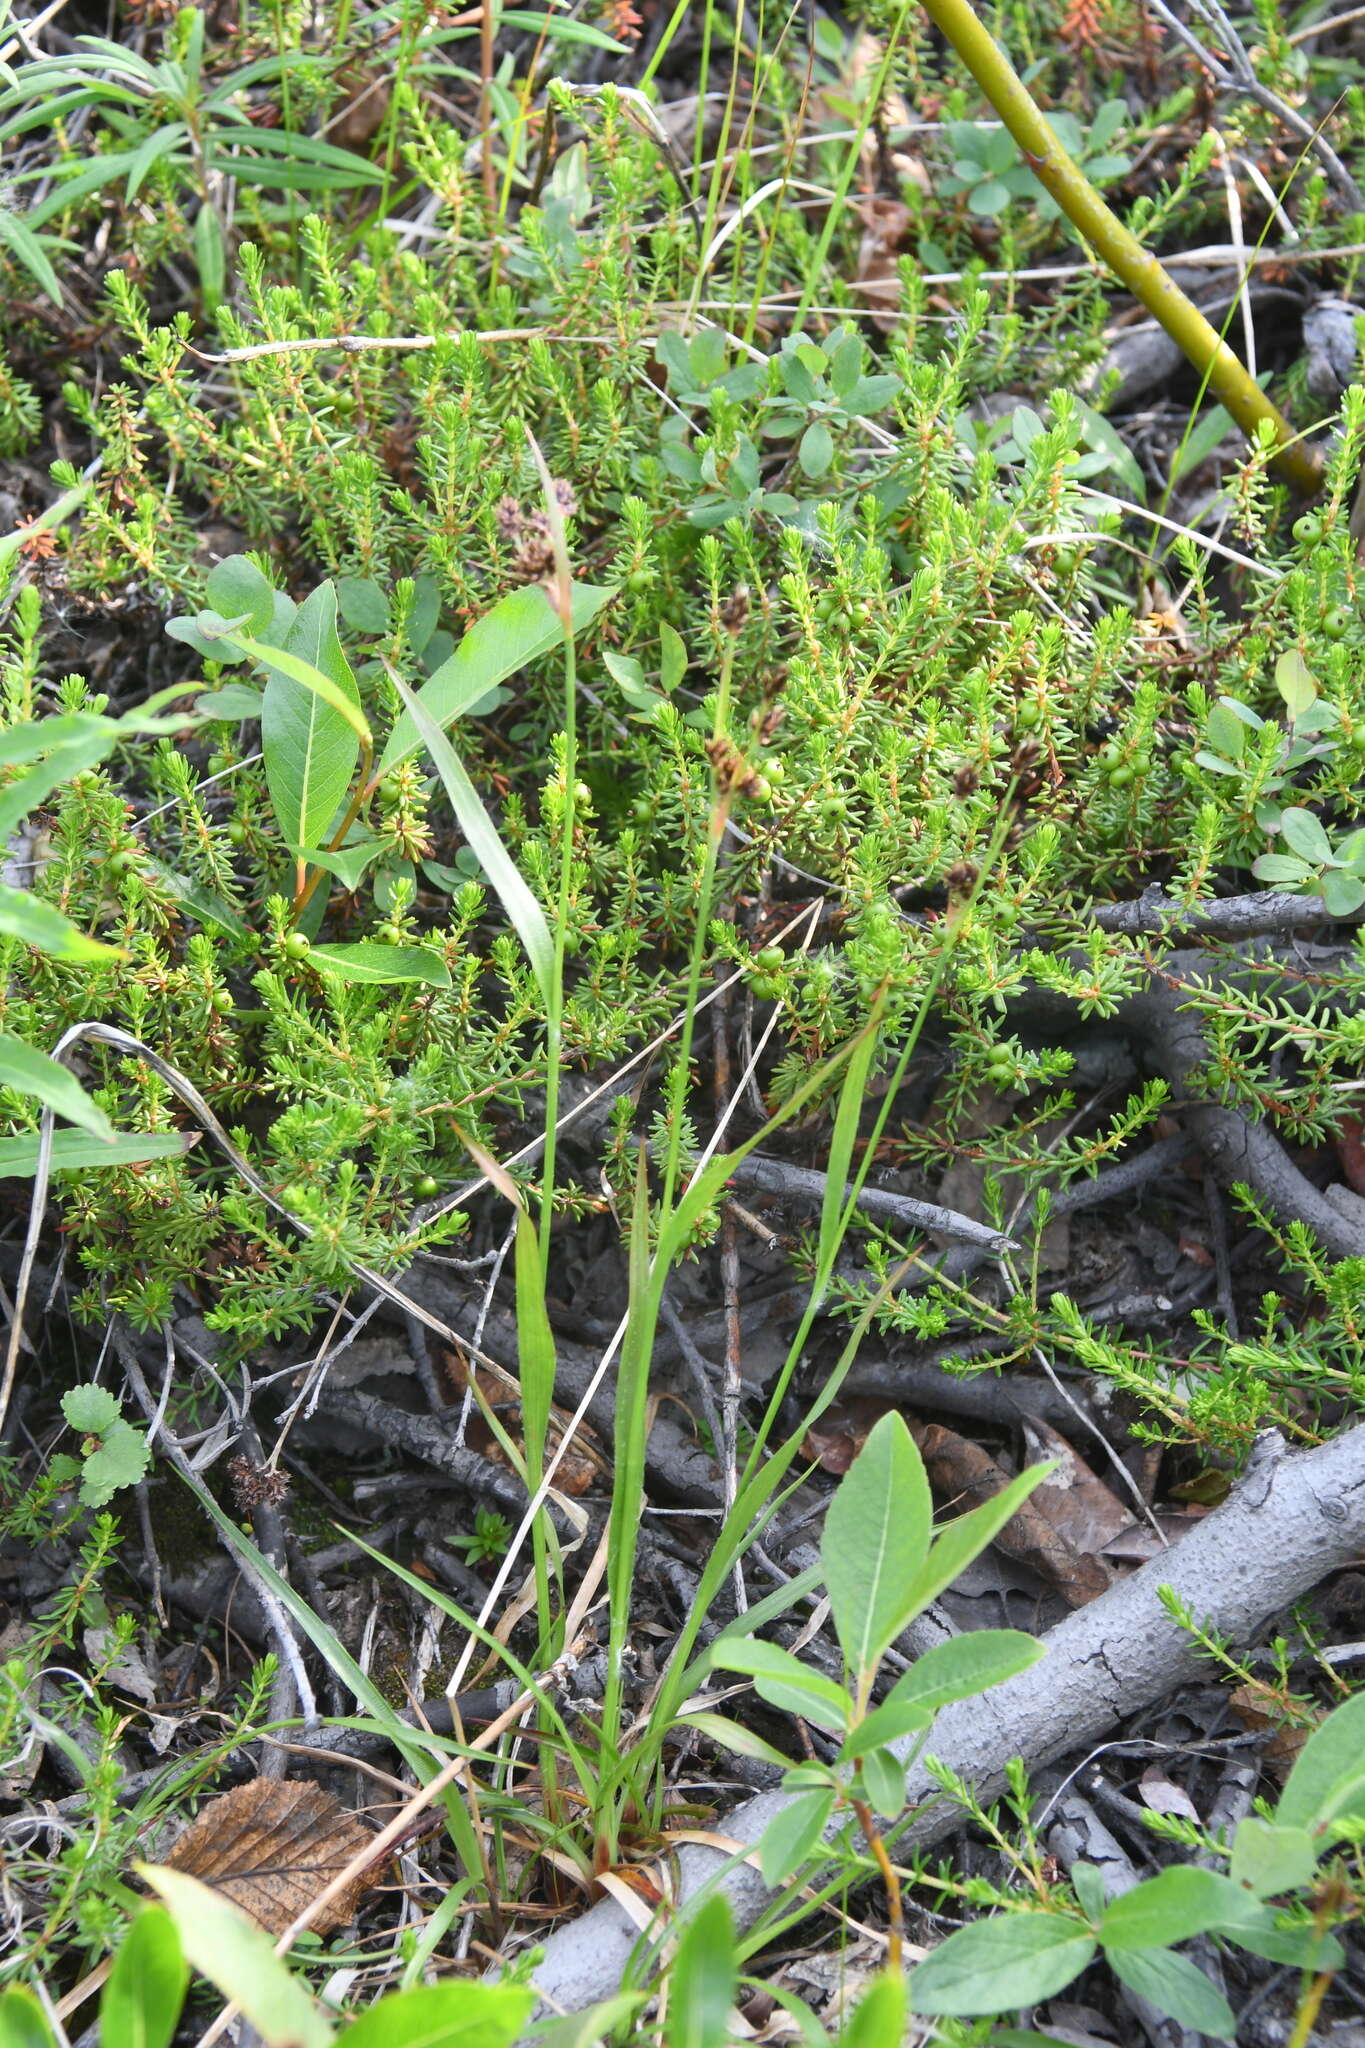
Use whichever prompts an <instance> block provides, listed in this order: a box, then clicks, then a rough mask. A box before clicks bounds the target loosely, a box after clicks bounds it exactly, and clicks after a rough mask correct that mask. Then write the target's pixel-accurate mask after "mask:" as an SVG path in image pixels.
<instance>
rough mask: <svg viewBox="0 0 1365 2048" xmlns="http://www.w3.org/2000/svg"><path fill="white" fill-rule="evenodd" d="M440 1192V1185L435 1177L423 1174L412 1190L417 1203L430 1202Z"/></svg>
mask: <svg viewBox="0 0 1365 2048" xmlns="http://www.w3.org/2000/svg"><path fill="white" fill-rule="evenodd" d="M440 1192H441V1183H440V1182H439V1181H438V1180H437V1179H436V1176H435V1175H434V1174H431V1173H424V1174H423V1175H422V1178H421V1179H420V1180H419V1181H418V1183H417V1185H416V1187H415V1188H414V1189H413V1193H414V1194H415V1195H416V1197H417V1199H418V1201H419V1202H430V1201H431V1200H432V1199H433V1198H434V1197H435V1196H436V1195H439V1194H440Z"/></svg>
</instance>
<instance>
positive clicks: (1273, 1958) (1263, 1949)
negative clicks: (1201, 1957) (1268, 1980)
mask: <svg viewBox="0 0 1365 2048" xmlns="http://www.w3.org/2000/svg"><path fill="white" fill-rule="evenodd" d="M1213 1932H1214V1933H1216V1934H1218V1935H1220V1936H1221V1937H1222V1939H1223V1940H1224V1941H1231V1942H1234V1943H1235V1944H1236V1946H1237V1947H1238V1948H1244V1949H1246V1950H1247V1952H1248V1953H1249V1954H1250V1955H1253V1956H1260V1957H1262V1958H1263V1959H1264V1961H1266V1962H1267V1963H1286V1964H1288V1966H1289V1968H1290V1969H1292V1970H1339V1969H1340V1968H1341V1966H1342V1964H1343V1963H1344V1962H1345V1960H1346V1952H1345V1950H1344V1949H1343V1948H1342V1946H1341V1943H1340V1942H1339V1941H1338V1940H1337V1938H1336V1936H1335V1935H1333V1934H1328V1933H1325V1932H1323V1931H1321V1930H1319V1929H1318V1928H1316V1927H1315V1926H1314V1925H1313V1923H1312V1921H1311V1920H1307V1921H1305V1920H1300V1921H1298V1922H1296V1923H1293V1924H1290V1925H1288V1926H1281V1925H1279V1924H1278V1917H1277V1915H1276V1912H1275V1909H1274V1907H1273V1906H1260V1907H1258V1908H1256V1911H1255V1917H1253V1916H1252V1915H1251V1914H1250V1913H1246V1914H1244V1915H1243V1916H1242V1917H1241V1918H1240V1919H1239V1920H1238V1921H1237V1922H1236V1924H1235V1925H1228V1924H1227V1923H1226V1922H1223V1923H1220V1925H1219V1926H1218V1927H1216V1928H1215V1929H1213Z"/></svg>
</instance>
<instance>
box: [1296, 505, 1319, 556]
mask: <svg viewBox="0 0 1365 2048" xmlns="http://www.w3.org/2000/svg"><path fill="white" fill-rule="evenodd" d="M1294 538H1295V540H1296V541H1297V542H1298V543H1299V546H1300V547H1305V548H1311V547H1312V546H1313V545H1314V543H1315V542H1317V541H1320V540H1321V539H1322V515H1321V513H1320V512H1303V513H1300V515H1299V517H1298V518H1297V519H1296V520H1295V521H1294Z"/></svg>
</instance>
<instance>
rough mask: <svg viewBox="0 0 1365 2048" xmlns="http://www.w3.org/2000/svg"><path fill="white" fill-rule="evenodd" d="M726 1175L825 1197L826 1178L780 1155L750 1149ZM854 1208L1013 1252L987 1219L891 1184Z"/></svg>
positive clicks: (869, 1191)
mask: <svg viewBox="0 0 1365 2048" xmlns="http://www.w3.org/2000/svg"><path fill="white" fill-rule="evenodd" d="M731 1179H732V1180H733V1181H735V1182H736V1183H737V1184H738V1185H739V1186H740V1187H749V1188H758V1189H759V1190H760V1191H761V1192H762V1193H763V1194H765V1195H786V1196H787V1197H789V1198H790V1199H793V1200H797V1201H803V1202H812V1201H814V1202H820V1201H823V1200H824V1194H825V1187H826V1183H827V1179H828V1176H827V1175H825V1174H823V1173H816V1172H813V1171H812V1170H811V1169H810V1168H809V1167H806V1166H789V1165H788V1164H787V1162H786V1161H785V1160H784V1159H764V1158H762V1157H760V1155H759V1154H757V1153H751V1154H750V1155H749V1157H748V1158H747V1159H742V1160H741V1161H740V1163H739V1165H738V1166H737V1167H736V1168H735V1170H734V1172H733V1174H732V1175H731ZM858 1207H859V1208H860V1209H862V1210H863V1211H865V1213H866V1214H867V1215H869V1216H886V1217H888V1218H889V1219H890V1221H891V1222H893V1223H901V1224H904V1225H905V1226H906V1228H907V1229H910V1230H934V1231H937V1232H938V1234H939V1236H940V1237H946V1238H948V1239H949V1240H950V1241H951V1242H953V1243H955V1244H979V1245H981V1246H983V1247H984V1249H985V1250H986V1251H988V1252H1010V1251H1017V1250H1018V1249H1019V1247H1018V1245H1016V1244H1015V1242H1014V1240H1013V1238H1009V1237H1006V1236H1005V1235H1004V1233H1003V1231H999V1230H992V1229H991V1227H990V1225H989V1224H988V1223H978V1222H977V1221H976V1220H975V1218H974V1217H971V1216H961V1215H959V1214H958V1212H957V1210H956V1209H942V1208H940V1207H939V1205H938V1203H937V1202H919V1201H916V1200H915V1198H914V1196H913V1195H898V1194H896V1193H895V1192H894V1190H892V1189H891V1188H873V1187H863V1188H860V1189H859V1191H858Z"/></svg>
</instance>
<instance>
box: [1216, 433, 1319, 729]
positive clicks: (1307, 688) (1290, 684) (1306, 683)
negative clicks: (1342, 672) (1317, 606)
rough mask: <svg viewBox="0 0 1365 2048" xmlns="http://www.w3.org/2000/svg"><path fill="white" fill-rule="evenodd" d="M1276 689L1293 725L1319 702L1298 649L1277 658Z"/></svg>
mask: <svg viewBox="0 0 1365 2048" xmlns="http://www.w3.org/2000/svg"><path fill="white" fill-rule="evenodd" d="M1220 410H1221V408H1220ZM1275 688H1276V689H1277V690H1278V691H1279V693H1280V695H1281V696H1282V697H1283V699H1284V702H1285V708H1286V709H1287V711H1288V712H1289V717H1290V721H1291V723H1292V722H1293V721H1294V720H1296V719H1300V718H1302V717H1303V714H1304V712H1305V711H1307V710H1308V709H1309V707H1310V705H1312V704H1314V703H1315V702H1316V701H1317V694H1318V683H1317V677H1316V676H1315V675H1314V674H1313V672H1312V670H1311V669H1310V668H1309V666H1308V663H1307V662H1306V661H1305V660H1304V658H1303V656H1302V655H1301V654H1300V652H1299V650H1298V648H1297V647H1287V648H1286V649H1285V651H1284V653H1283V654H1281V655H1279V656H1278V657H1277V659H1276V662H1275Z"/></svg>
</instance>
